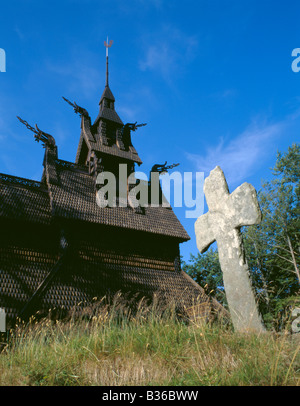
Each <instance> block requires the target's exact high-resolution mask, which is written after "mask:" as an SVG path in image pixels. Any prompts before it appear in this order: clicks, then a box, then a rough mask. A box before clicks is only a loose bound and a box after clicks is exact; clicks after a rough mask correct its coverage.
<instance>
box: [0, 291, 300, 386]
mask: <svg viewBox="0 0 300 406" xmlns="http://www.w3.org/2000/svg"><path fill="white" fill-rule="evenodd" d="M297 337H298V339H297ZM299 350H300V346H299V335H298V336H297V335H295V336H291V335H290V334H288V333H287V334H280V335H279V334H275V333H271V332H268V333H265V334H262V335H259V336H257V335H254V334H237V333H234V332H232V330H231V328H230V327H229V326H226V325H222V324H221V323H218V322H214V323H204V322H203V321H201V320H200V319H199V320H198V321H197V320H195V321H194V322H190V323H187V322H186V321H185V320H182V319H178V317H176V315H175V312H174V311H173V308H172V307H171V306H170V307H169V308H168V309H167V310H166V309H165V310H164V311H162V310H161V309H159V308H158V306H157V304H154V305H152V306H151V307H148V306H146V305H145V304H144V303H143V302H141V303H140V305H139V307H138V308H137V309H136V311H135V313H134V314H133V313H132V312H131V311H130V310H129V308H127V307H126V306H125V305H124V303H122V300H121V298H120V297H117V298H115V300H114V302H113V303H112V305H110V306H109V305H104V304H103V306H101V307H100V308H99V309H98V311H97V312H95V311H92V312H91V314H90V315H89V316H87V317H85V318H83V319H81V320H75V319H74V318H73V317H71V318H70V319H69V320H68V321H52V320H51V319H50V318H48V319H43V320H41V321H37V320H35V319H34V318H33V319H31V321H30V322H29V323H27V324H24V323H21V324H20V325H17V326H15V328H14V329H13V330H12V331H11V334H10V337H9V340H8V343H7V345H6V347H5V348H4V350H3V351H2V353H0V385H1V386H9V385H14V386H21V385H38V386H40V385H45V386H72V385H73V386H74V385H75V386H94V385H99V386H108V385H109V386H131V385H135V386H148V385H152V386H203V385H205V386H208V385H211V386H218V385H222V386H224V385H228V386H238V385H241V386H252V385H255V386H266V385H268V386H269V385H273V386H289V385H300V359H299V355H300V352H299Z"/></svg>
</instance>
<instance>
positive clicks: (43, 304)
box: [0, 56, 221, 321]
mask: <svg viewBox="0 0 300 406" xmlns="http://www.w3.org/2000/svg"><path fill="white" fill-rule="evenodd" d="M106 63H107V69H106V85H105V88H104V91H103V94H102V96H101V99H100V103H99V105H100V109H99V114H98V117H97V118H96V120H95V121H94V123H93V124H92V122H91V118H90V116H89V114H88V112H87V111H86V110H85V109H83V108H81V107H79V106H78V105H77V104H76V103H71V102H69V101H68V100H67V99H65V100H66V101H68V102H69V104H71V105H72V106H73V107H74V110H75V112H76V113H78V114H80V116H81V134H80V139H79V145H78V151H77V155H76V159H75V162H68V161H64V160H61V159H59V158H58V150H57V146H56V143H55V139H54V138H53V137H52V136H51V135H49V134H47V133H44V132H43V131H41V130H40V129H39V128H38V127H37V126H36V127H35V128H33V127H31V126H30V125H29V124H28V123H27V122H26V121H24V120H22V119H20V120H21V121H22V122H23V123H24V124H25V125H26V126H27V127H28V128H29V129H30V130H32V131H33V132H34V134H35V138H36V140H37V141H40V142H41V143H42V144H43V146H44V148H45V156H44V162H43V167H44V170H43V175H42V179H41V181H40V182H37V181H33V180H30V179H24V178H21V177H16V176H10V175H6V174H0V199H1V200H0V227H1V234H0V307H1V308H4V309H5V311H6V314H7V319H8V321H9V320H11V321H13V320H14V319H15V318H16V317H20V318H22V319H27V318H28V317H29V316H30V315H32V314H35V313H36V312H37V311H39V313H40V314H42V315H43V314H47V313H48V311H49V309H52V308H55V309H56V311H57V314H59V317H64V316H65V315H66V314H67V313H68V312H70V311H71V310H72V309H74V308H76V309H77V311H80V310H82V309H83V308H84V307H86V306H89V305H90V304H91V303H92V301H93V300H94V298H99V299H100V298H102V297H104V296H106V297H113V295H114V294H115V293H116V292H122V293H124V295H127V297H130V295H132V296H134V297H146V298H149V300H151V298H152V297H153V294H155V293H157V294H158V295H159V297H161V298H162V300H166V301H167V300H169V299H173V300H175V301H176V303H177V306H178V309H180V310H181V311H184V309H185V310H187V309H190V308H191V307H192V306H193V305H195V304H196V303H197V304H198V305H199V304H200V305H201V306H202V308H203V311H204V312H205V314H208V313H209V312H210V311H211V310H216V311H218V310H220V309H221V306H219V305H218V303H217V302H215V301H213V302H212V301H211V300H209V298H208V297H207V296H206V295H205V293H204V290H203V289H202V288H201V287H200V286H199V285H197V284H196V283H195V282H194V281H193V280H192V279H191V278H190V277H189V276H188V275H187V274H185V273H184V272H183V271H182V270H181V265H180V253H179V244H180V243H183V242H185V241H187V240H189V236H188V234H187V232H186V231H185V229H184V228H183V226H182V225H181V223H180V222H179V220H178V219H177V217H176V215H175V214H174V212H173V210H172V208H171V207H163V205H162V204H160V205H159V206H158V207H151V206H149V207H132V205H130V204H128V205H127V206H126V207H118V206H117V207H99V205H98V204H97V202H96V192H97V187H98V186H99V185H97V184H96V179H97V175H98V174H99V173H101V172H102V171H109V172H112V173H114V174H115V175H116V176H118V168H119V165H120V164H126V165H127V168H128V174H131V173H134V171H135V164H138V165H140V164H141V163H142V161H141V159H140V157H139V156H138V153H137V151H136V150H135V148H134V147H133V145H132V142H131V131H133V130H136V129H137V127H138V126H137V125H136V123H135V124H125V125H124V123H123V122H122V120H121V119H120V117H119V116H118V114H117V112H116V110H115V98H114V96H113V94H112V92H111V90H110V87H109V84H108V56H107V58H106ZM153 147H154V148H155V146H153ZM123 206H124V205H123ZM187 311H188V310H187Z"/></svg>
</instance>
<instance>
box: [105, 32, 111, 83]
mask: <svg viewBox="0 0 300 406" xmlns="http://www.w3.org/2000/svg"><path fill="white" fill-rule="evenodd" d="M112 44H113V40H110V41H109V42H108V37H107V41H104V46H105V48H106V84H105V86H108V48H110V47H111V46H112Z"/></svg>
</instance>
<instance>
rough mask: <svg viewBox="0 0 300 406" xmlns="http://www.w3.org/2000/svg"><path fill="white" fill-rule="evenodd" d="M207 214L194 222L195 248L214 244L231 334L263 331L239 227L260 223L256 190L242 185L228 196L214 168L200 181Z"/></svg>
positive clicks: (222, 179) (201, 249) (226, 186)
mask: <svg viewBox="0 0 300 406" xmlns="http://www.w3.org/2000/svg"><path fill="white" fill-rule="evenodd" d="M204 194H205V197H206V201H207V205H208V209H209V211H208V213H206V214H204V215H202V216H200V217H199V218H198V220H197V221H196V222H195V234H196V240H197V247H198V249H199V251H200V253H204V252H205V251H206V250H207V249H208V248H209V246H210V245H211V244H212V243H213V242H214V241H216V242H217V244H218V253H219V261H220V265H221V269H222V273H223V281H224V288H225V293H226V298H227V302H228V306H229V310H230V315H231V318H232V323H233V326H234V329H235V331H238V332H254V333H262V332H264V331H265V327H264V325H263V322H262V319H261V316H260V314H259V311H258V307H257V303H256V300H255V296H254V292H253V289H252V285H251V280H250V277H249V270H248V264H247V261H246V259H245V255H244V248H243V241H242V235H241V232H240V228H241V227H242V226H250V225H253V224H259V223H260V222H261V218H262V215H261V210H260V208H259V205H258V201H257V195H256V190H255V189H254V187H253V186H252V185H250V184H249V183H243V184H242V185H241V186H239V187H238V188H237V189H235V190H234V191H233V192H232V193H231V194H230V193H229V189H228V185H227V182H226V179H225V176H224V173H223V171H222V169H221V168H220V167H219V166H217V167H216V168H215V169H214V170H212V171H211V172H210V175H209V176H208V177H207V178H206V179H205V181H204Z"/></svg>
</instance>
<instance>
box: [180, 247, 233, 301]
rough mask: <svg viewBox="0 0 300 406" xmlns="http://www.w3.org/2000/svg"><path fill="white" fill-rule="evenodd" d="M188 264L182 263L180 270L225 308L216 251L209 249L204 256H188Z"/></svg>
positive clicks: (221, 278)
mask: <svg viewBox="0 0 300 406" xmlns="http://www.w3.org/2000/svg"><path fill="white" fill-rule="evenodd" d="M189 262H190V263H189V264H187V263H183V266H182V269H183V270H184V271H185V272H186V273H188V274H189V275H190V276H191V277H192V278H193V279H194V280H195V281H196V282H197V283H198V284H199V285H200V286H202V287H203V288H204V290H205V293H206V294H207V295H208V296H211V297H214V298H215V299H217V300H218V301H219V302H220V303H222V304H223V305H225V306H226V296H225V292H224V286H223V275H222V270H221V267H220V263H219V257H218V251H217V250H214V249H213V248H210V249H209V250H208V251H206V252H205V254H203V255H201V254H200V253H198V254H197V256H194V255H192V254H191V255H190V260H189Z"/></svg>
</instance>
